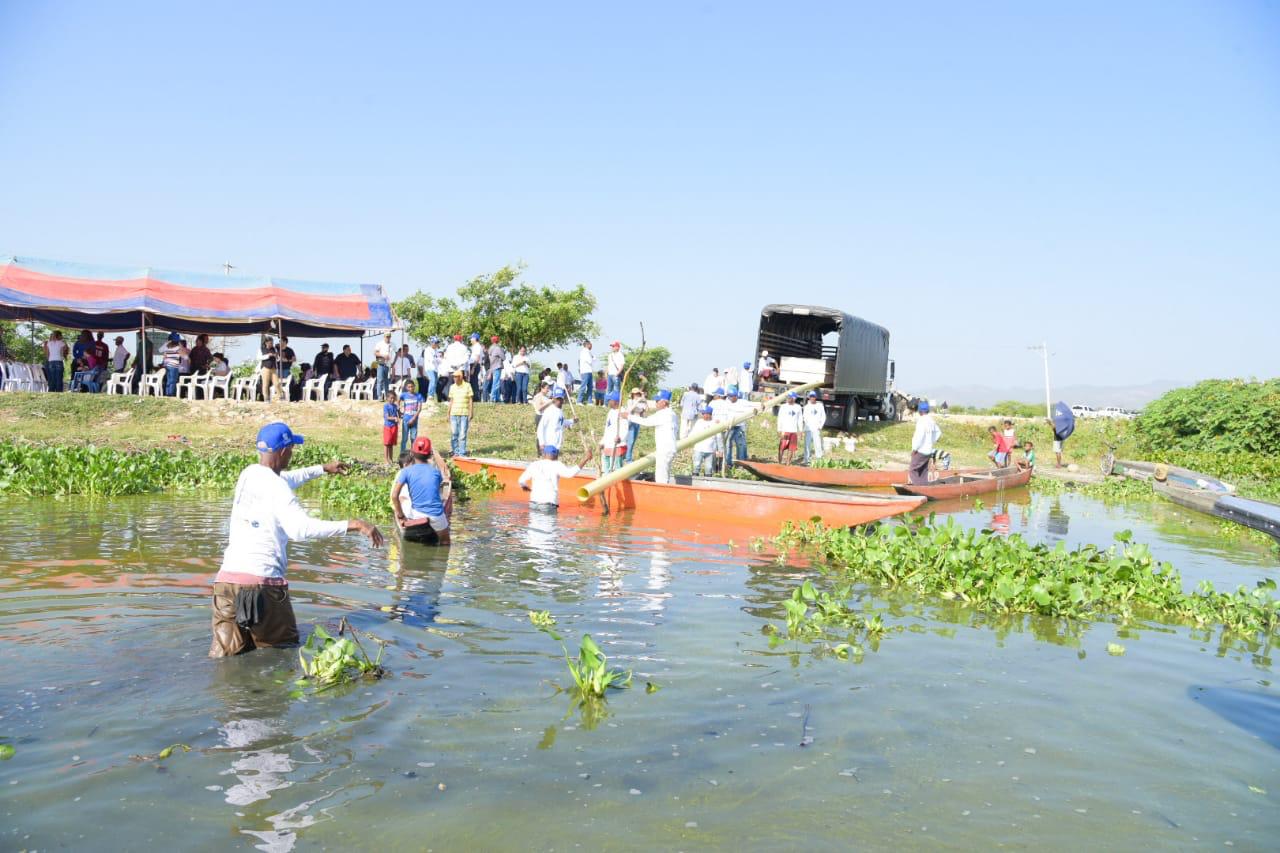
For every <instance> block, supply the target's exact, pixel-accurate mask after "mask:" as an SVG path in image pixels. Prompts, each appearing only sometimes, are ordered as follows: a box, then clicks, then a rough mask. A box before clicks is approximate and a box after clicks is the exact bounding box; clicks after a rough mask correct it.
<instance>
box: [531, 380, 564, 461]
mask: <svg viewBox="0 0 1280 853" xmlns="http://www.w3.org/2000/svg"><path fill="white" fill-rule="evenodd" d="M564 400H565V391H564V389H563V388H553V389H552V390H551V405H549V406H547V407H546V408H545V409H543V410H542V417H540V418H538V452H539V453H542V452H543V450H544V448H547V447H559V446H560V445H561V444H562V443H563V442H564V428H565V427H567V426H573V419H572V418H566V417H565V416H564Z"/></svg>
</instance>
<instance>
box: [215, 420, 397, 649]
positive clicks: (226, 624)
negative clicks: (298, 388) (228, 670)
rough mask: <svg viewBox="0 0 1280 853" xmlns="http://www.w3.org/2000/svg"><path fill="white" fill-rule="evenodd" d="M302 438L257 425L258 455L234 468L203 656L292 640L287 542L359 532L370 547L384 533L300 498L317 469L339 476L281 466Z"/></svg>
mask: <svg viewBox="0 0 1280 853" xmlns="http://www.w3.org/2000/svg"><path fill="white" fill-rule="evenodd" d="M295 444H302V436H300V435H296V434H295V433H294V432H293V431H292V430H290V429H289V427H288V426H287V425H286V424H283V423H280V422H276V423H272V424H267V425H266V426H264V427H263V428H262V429H261V430H259V431H258V441H257V448H258V461H257V462H256V463H254V464H253V465H250V466H249V467H247V468H245V469H244V470H243V471H241V472H240V479H239V480H237V481H236V491H235V499H234V501H233V502H232V504H231V523H230V529H229V535H228V539H227V549H226V551H225V552H223V555H222V568H221V569H220V570H219V572H218V574H217V576H216V577H215V578H214V579H213V644H212V645H211V646H210V648H209V657H215V658H217V657H228V656H230V655H238V654H240V653H241V652H247V651H252V650H253V649H255V648H257V647H259V646H284V645H296V644H297V642H298V622H297V619H295V618H294V615H293V604H292V603H291V602H290V600H289V584H288V582H287V581H286V580H285V570H286V569H287V568H288V563H289V554H288V544H289V541H290V540H304V539H321V538H324V537H327V536H339V535H341V534H343V533H351V532H355V533H363V534H364V535H365V536H368V537H369V542H370V543H371V544H372V545H373V546H374V547H375V548H378V547H381V546H382V533H381V532H379V530H378V528H376V527H374V526H373V525H372V524H370V523H369V522H367V521H364V520H363V519H352V520H350V521H321V520H320V519H317V518H312V517H311V516H310V515H308V514H307V511H306V510H305V509H303V508H302V504H300V503H298V496H297V495H295V494H294V489H296V488H298V486H301V485H302V484H303V483H305V482H307V481H308V480H313V479H315V478H316V477H319V476H321V475H322V474H341V473H344V472H345V471H346V466H345V465H343V464H342V463H340V462H330V463H328V464H326V465H313V466H311V467H310V468H302V469H300V470H297V471H289V470H286V469H287V468H288V467H289V462H290V460H291V459H292V458H293V446H294V445H295Z"/></svg>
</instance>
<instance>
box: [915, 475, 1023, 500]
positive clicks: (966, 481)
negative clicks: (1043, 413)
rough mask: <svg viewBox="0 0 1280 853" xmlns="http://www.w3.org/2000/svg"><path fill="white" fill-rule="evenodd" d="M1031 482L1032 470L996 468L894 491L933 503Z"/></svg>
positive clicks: (939, 479)
mask: <svg viewBox="0 0 1280 853" xmlns="http://www.w3.org/2000/svg"><path fill="white" fill-rule="evenodd" d="M1030 482H1031V469H1030V468H1026V469H1023V470H1018V469H1017V468H994V469H992V470H990V471H986V472H984V473H982V474H961V475H959V476H955V477H940V478H938V479H937V480H934V481H933V482H932V483H929V484H928V485H924V486H913V485H911V484H910V483H906V484H900V483H899V484H894V487H893V489H894V491H896V492H897V493H898V494H900V495H923V496H924V497H926V498H928V499H929V500H931V501H937V500H944V499H946V498H968V497H972V496H974V495H982V494H986V493H987V492H996V491H1000V490H1003V489H1016V488H1018V487H1019V486H1025V485H1026V484H1027V483H1030Z"/></svg>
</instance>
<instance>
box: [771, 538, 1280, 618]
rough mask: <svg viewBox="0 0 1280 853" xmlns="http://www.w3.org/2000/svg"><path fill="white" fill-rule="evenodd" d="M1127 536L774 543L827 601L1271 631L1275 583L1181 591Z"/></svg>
mask: <svg viewBox="0 0 1280 853" xmlns="http://www.w3.org/2000/svg"><path fill="white" fill-rule="evenodd" d="M1130 537H1131V534H1130V533H1129V532H1128V531H1122V532H1120V533H1118V534H1116V540H1117V544H1116V545H1113V546H1111V547H1110V548H1106V549H1100V548H1098V547H1096V546H1093V545H1086V546H1083V547H1081V548H1078V549H1075V550H1067V547H1066V545H1065V544H1064V543H1061V542H1060V543H1058V545H1057V546H1056V547H1053V548H1050V547H1049V546H1047V545H1043V544H1039V545H1033V544H1030V543H1029V542H1027V541H1026V540H1024V539H1023V538H1022V537H1021V536H1018V535H1013V536H1008V537H1005V536H999V535H996V534H994V533H992V532H990V531H979V530H966V529H964V528H963V527H961V526H960V525H958V524H957V523H956V522H955V521H954V519H947V520H946V521H945V522H941V523H939V522H937V521H936V520H935V518H934V517H933V516H930V517H929V518H928V519H907V520H905V521H904V522H902V523H900V524H893V525H889V524H873V525H866V526H864V527H860V528H854V529H847V528H835V529H833V528H827V527H824V526H823V525H822V524H821V523H805V524H801V525H790V524H788V525H786V526H784V528H783V531H782V533H781V534H780V535H779V536H777V537H776V538H775V540H774V543H775V545H776V546H777V547H778V549H779V551H781V552H785V551H787V550H788V549H793V548H794V549H802V550H804V551H807V552H809V553H812V554H814V555H815V556H816V557H818V559H819V564H820V566H821V567H822V569H823V570H824V571H825V572H827V573H829V574H830V575H831V576H832V577H833V578H834V579H835V581H836V583H837V588H836V592H835V593H833V595H835V596H836V597H840V596H841V595H843V591H844V589H845V585H848V584H869V585H873V586H877V587H883V588H894V589H905V590H910V591H912V592H914V593H916V594H920V595H937V596H939V597H941V598H943V599H946V600H953V601H957V602H961V603H963V604H964V605H965V606H967V607H969V608H971V609H974V610H977V611H980V612H988V613H994V614H1019V613H1021V614H1035V615H1041V616H1052V617H1066V618H1072V619H1093V618H1101V617H1105V616H1108V615H1110V616H1116V617H1119V618H1120V619H1121V620H1129V619H1134V618H1137V619H1143V618H1151V619H1157V620H1162V621H1171V622H1179V623H1183V624H1188V625H1192V626H1196V627H1201V628H1204V627H1209V626H1221V627H1223V628H1225V629H1226V630H1227V631H1228V632H1231V633H1233V634H1235V635H1237V636H1240V637H1242V638H1244V639H1246V640H1256V639H1257V638H1258V637H1259V635H1261V636H1262V637H1263V638H1269V637H1271V636H1272V635H1274V634H1276V633H1277V632H1278V631H1280V600H1276V599H1275V598H1273V597H1272V596H1271V594H1270V593H1271V591H1272V590H1274V589H1275V588H1276V582H1275V581H1274V580H1272V579H1266V580H1261V581H1258V583H1257V586H1256V587H1255V588H1254V589H1251V590H1247V589H1245V588H1244V587H1243V586H1242V587H1238V588H1237V589H1236V590H1235V591H1234V592H1218V591H1217V590H1215V589H1214V588H1213V585H1212V584H1211V583H1209V582H1208V581H1204V582H1202V583H1200V585H1199V586H1197V587H1196V589H1195V590H1194V591H1193V592H1190V593H1188V592H1184V591H1183V584H1182V577H1181V575H1180V574H1179V573H1178V572H1177V571H1175V570H1174V568H1173V566H1171V565H1170V564H1168V563H1162V562H1158V561H1156V560H1155V559H1154V558H1153V557H1152V556H1151V551H1150V549H1148V548H1147V546H1145V545H1142V544H1137V543H1133V542H1131V541H1130ZM801 598H802V599H804V594H803V592H802V593H801ZM793 600H794V594H793ZM844 600H847V599H841V601H844ZM806 603H807V604H810V603H812V602H808V601H807V600H806ZM789 609H790V608H789Z"/></svg>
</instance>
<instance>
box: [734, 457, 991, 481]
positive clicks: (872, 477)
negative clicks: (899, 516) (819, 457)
mask: <svg viewBox="0 0 1280 853" xmlns="http://www.w3.org/2000/svg"><path fill="white" fill-rule="evenodd" d="M735 464H737V465H741V466H742V467H743V468H746V469H747V470H748V471H750V472H751V473H752V474H755V475H756V476H757V477H762V478H764V479H766V480H772V481H773V482H775V483H790V484H792V485H796V486H853V487H855V488H870V487H874V486H882V487H886V488H887V487H889V486H896V485H898V484H899V483H905V482H907V469H905V468H903V469H902V470H883V469H881V470H868V469H860V468H809V467H806V466H802V465H779V464H778V463H777V462H758V461H756V460H754V459H750V460H746V461H743V462H737V463H735ZM983 470H985V469H982V468H961V469H959V470H956V471H949V472H940V474H939V476H942V477H945V476H955V475H958V474H976V473H979V472H981V471H983Z"/></svg>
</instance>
